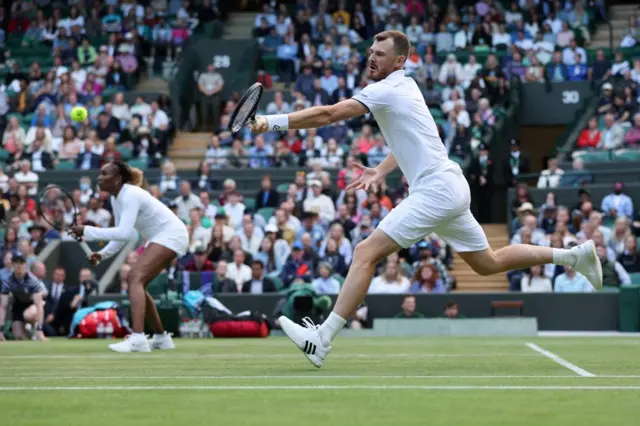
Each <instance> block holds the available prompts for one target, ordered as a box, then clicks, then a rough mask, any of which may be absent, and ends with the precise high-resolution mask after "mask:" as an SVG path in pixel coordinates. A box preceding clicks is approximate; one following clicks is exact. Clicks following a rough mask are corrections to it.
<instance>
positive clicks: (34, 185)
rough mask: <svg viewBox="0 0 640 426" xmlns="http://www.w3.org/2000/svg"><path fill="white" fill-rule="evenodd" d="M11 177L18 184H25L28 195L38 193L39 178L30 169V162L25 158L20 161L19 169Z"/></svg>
mask: <svg viewBox="0 0 640 426" xmlns="http://www.w3.org/2000/svg"><path fill="white" fill-rule="evenodd" d="M13 177H14V179H15V180H16V181H17V182H18V183H19V184H23V185H26V186H27V188H29V191H28V192H29V195H31V196H34V195H36V194H37V193H38V180H39V179H40V178H39V176H38V175H37V174H35V173H34V172H32V171H31V162H30V161H29V160H26V159H25V160H22V161H21V162H20V170H19V171H18V172H16V173H15V174H14V175H13Z"/></svg>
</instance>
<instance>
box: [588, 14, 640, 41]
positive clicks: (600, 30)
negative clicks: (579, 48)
mask: <svg viewBox="0 0 640 426" xmlns="http://www.w3.org/2000/svg"><path fill="white" fill-rule="evenodd" d="M636 9H637V5H633V4H616V5H612V6H611V7H610V8H609V16H610V17H611V26H612V28H613V45H614V46H615V47H618V46H620V42H621V41H622V37H624V35H625V34H626V32H627V29H628V28H629V26H628V22H629V17H630V16H632V15H633V14H634V13H635V11H636ZM589 47H590V48H598V47H609V26H608V25H607V24H599V25H598V27H597V30H596V33H595V35H594V36H593V38H592V40H591V43H589Z"/></svg>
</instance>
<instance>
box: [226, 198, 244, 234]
mask: <svg viewBox="0 0 640 426" xmlns="http://www.w3.org/2000/svg"><path fill="white" fill-rule="evenodd" d="M245 208H246V207H245V206H244V204H242V203H235V204H234V205H231V203H227V204H225V205H224V211H225V212H226V213H227V216H228V217H229V225H230V226H231V227H232V228H233V229H236V230H237V229H240V228H241V227H242V216H243V215H244V210H245Z"/></svg>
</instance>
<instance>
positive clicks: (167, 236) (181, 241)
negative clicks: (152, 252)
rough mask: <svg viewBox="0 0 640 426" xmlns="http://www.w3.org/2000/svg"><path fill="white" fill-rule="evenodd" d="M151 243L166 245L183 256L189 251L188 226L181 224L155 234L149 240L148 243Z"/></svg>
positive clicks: (179, 255)
mask: <svg viewBox="0 0 640 426" xmlns="http://www.w3.org/2000/svg"><path fill="white" fill-rule="evenodd" d="M149 243H154V244H159V245H161V246H164V247H166V248H168V249H170V250H173V251H174V252H176V255H177V256H178V257H182V256H184V255H185V254H187V251H189V232H188V231H187V227H186V226H184V225H182V224H181V225H180V226H177V225H176V226H172V227H170V228H168V229H163V230H162V232H159V233H158V234H156V235H154V236H153V237H152V238H150V239H149V241H147V244H149Z"/></svg>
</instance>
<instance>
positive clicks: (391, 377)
mask: <svg viewBox="0 0 640 426" xmlns="http://www.w3.org/2000/svg"><path fill="white" fill-rule="evenodd" d="M588 377H592V376H575V375H573V374H571V375H569V374H566V375H555V376H554V375H541V376H535V375H529V376H524V375H487V376H401V375H388V376H368V375H360V376H358V375H344V376H336V375H330V376H324V375H323V376H310V375H306V376H305V375H286V376H283V375H273V376H268V375H258V376H60V375H51V376H43V375H34V376H24V375H22V376H8V375H3V376H0V382H2V381H11V380H262V379H278V380H288V379H291V380H299V379H312V380H317V379H340V380H342V379H345V380H349V379H389V380H396V379H403V380H407V379H408V380H442V379H453V380H467V379H471V380H483V379H581V378H588ZM597 377H598V378H601V379H640V375H599V376H597Z"/></svg>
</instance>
